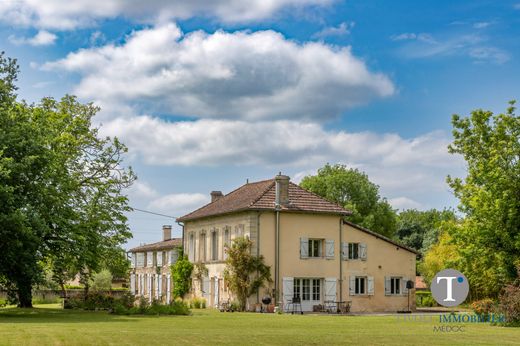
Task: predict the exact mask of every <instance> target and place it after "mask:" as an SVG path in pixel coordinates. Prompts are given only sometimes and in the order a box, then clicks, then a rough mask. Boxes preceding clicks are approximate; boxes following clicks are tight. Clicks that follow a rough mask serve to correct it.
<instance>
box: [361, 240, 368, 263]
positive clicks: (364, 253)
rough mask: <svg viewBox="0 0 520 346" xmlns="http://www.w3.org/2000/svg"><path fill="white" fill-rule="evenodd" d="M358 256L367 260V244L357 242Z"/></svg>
mask: <svg viewBox="0 0 520 346" xmlns="http://www.w3.org/2000/svg"><path fill="white" fill-rule="evenodd" d="M359 257H360V258H361V260H362V261H366V260H367V244H365V243H360V244H359Z"/></svg>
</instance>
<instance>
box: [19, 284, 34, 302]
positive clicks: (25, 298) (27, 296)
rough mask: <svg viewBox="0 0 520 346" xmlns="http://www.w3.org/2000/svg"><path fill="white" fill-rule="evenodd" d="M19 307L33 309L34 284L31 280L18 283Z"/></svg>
mask: <svg viewBox="0 0 520 346" xmlns="http://www.w3.org/2000/svg"><path fill="white" fill-rule="evenodd" d="M17 288H18V307H19V308H32V307H33V306H32V282H31V279H29V278H23V279H21V280H20V281H18V282H17Z"/></svg>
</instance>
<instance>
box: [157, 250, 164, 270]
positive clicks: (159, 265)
mask: <svg viewBox="0 0 520 346" xmlns="http://www.w3.org/2000/svg"><path fill="white" fill-rule="evenodd" d="M162 254H163V253H162V251H157V266H158V267H162V264H163V263H162V259H163V255H162Z"/></svg>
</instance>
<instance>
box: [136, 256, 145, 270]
mask: <svg viewBox="0 0 520 346" xmlns="http://www.w3.org/2000/svg"><path fill="white" fill-rule="evenodd" d="M136 255H137V267H138V268H142V267H144V252H138V253H136Z"/></svg>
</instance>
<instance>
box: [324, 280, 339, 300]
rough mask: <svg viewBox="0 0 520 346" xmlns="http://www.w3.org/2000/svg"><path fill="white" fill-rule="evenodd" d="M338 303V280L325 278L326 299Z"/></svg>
mask: <svg viewBox="0 0 520 346" xmlns="http://www.w3.org/2000/svg"><path fill="white" fill-rule="evenodd" d="M324 300H332V301H336V278H325V299H324Z"/></svg>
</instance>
